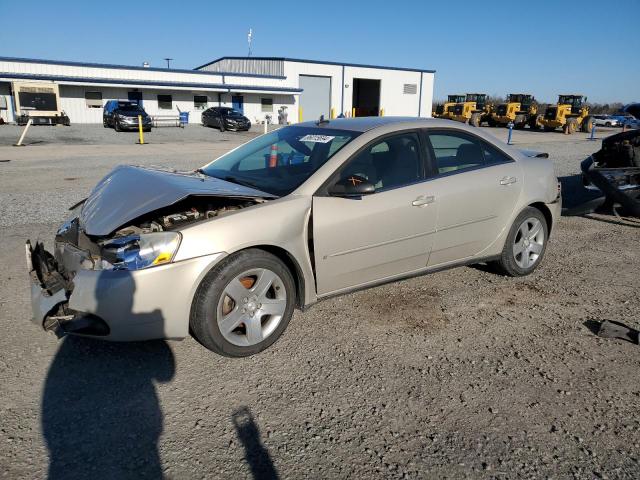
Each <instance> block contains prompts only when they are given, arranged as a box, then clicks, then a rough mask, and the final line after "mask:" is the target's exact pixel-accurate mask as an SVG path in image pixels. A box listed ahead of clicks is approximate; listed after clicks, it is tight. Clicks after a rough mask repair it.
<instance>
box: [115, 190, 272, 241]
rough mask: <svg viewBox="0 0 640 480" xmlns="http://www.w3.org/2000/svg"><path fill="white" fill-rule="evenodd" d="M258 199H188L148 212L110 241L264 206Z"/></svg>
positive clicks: (179, 226)
mask: <svg viewBox="0 0 640 480" xmlns="http://www.w3.org/2000/svg"><path fill="white" fill-rule="evenodd" d="M264 201H265V200H264V199H261V198H252V199H251V200H242V199H234V198H219V197H205V196H200V197H188V198H186V199H185V200H182V201H180V202H178V203H176V204H174V205H171V206H168V207H165V208H163V209H160V210H157V211H155V212H151V213H149V214H147V215H145V216H143V217H141V218H138V219H136V220H135V221H134V222H132V223H131V224H130V225H127V226H124V227H122V228H119V229H118V230H116V232H115V233H114V234H113V236H112V237H123V236H127V235H135V234H141V233H151V232H164V231H167V230H169V231H170V230H175V229H178V228H181V227H184V226H187V225H188V224H190V223H194V222H199V221H202V220H208V219H211V218H216V217H222V216H224V215H228V214H230V213H233V212H237V211H238V210H241V209H243V208H246V207H250V206H252V205H255V204H257V203H262V202H264Z"/></svg>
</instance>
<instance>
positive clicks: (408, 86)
mask: <svg viewBox="0 0 640 480" xmlns="http://www.w3.org/2000/svg"><path fill="white" fill-rule="evenodd" d="M402 92H403V93H404V94H406V95H415V94H416V93H418V85H416V84H415V83H405V84H404V87H403V89H402Z"/></svg>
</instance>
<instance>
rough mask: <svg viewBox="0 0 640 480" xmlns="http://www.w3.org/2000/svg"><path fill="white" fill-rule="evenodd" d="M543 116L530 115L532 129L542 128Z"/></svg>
mask: <svg viewBox="0 0 640 480" xmlns="http://www.w3.org/2000/svg"><path fill="white" fill-rule="evenodd" d="M540 117H541V116H537V115H531V116H530V117H529V128H530V129H531V130H538V129H539V128H540V122H539V119H540Z"/></svg>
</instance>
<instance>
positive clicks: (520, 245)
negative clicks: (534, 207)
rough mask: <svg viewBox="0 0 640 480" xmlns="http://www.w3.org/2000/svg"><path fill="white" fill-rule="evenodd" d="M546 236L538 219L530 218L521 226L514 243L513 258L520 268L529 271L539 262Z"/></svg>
mask: <svg viewBox="0 0 640 480" xmlns="http://www.w3.org/2000/svg"><path fill="white" fill-rule="evenodd" d="M544 235H545V234H544V228H543V227H542V222H540V220H538V219H537V218H534V217H529V218H527V219H526V220H525V221H524V222H522V224H520V227H519V228H518V232H517V233H516V236H515V239H514V242H513V256H514V259H515V261H516V264H517V265H518V266H519V267H520V268H523V269H529V268H531V267H533V266H534V265H535V264H536V263H537V262H538V259H539V258H540V254H541V253H542V250H543V247H544V242H545V238H544Z"/></svg>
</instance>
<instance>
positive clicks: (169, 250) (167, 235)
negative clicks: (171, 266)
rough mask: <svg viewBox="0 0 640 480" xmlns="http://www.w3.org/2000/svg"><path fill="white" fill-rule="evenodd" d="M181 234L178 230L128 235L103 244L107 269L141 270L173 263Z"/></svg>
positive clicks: (104, 262) (104, 264) (104, 266)
mask: <svg viewBox="0 0 640 480" xmlns="http://www.w3.org/2000/svg"><path fill="white" fill-rule="evenodd" d="M180 239H181V236H180V234H179V233H177V232H156V233H145V234H141V235H127V236H126V237H119V238H114V239H112V240H108V241H106V242H104V243H102V244H101V247H102V258H103V260H104V261H103V265H102V268H104V269H105V270H141V269H143V268H149V267H155V266H156V265H164V264H165V263H171V261H173V257H174V256H175V254H176V252H177V251H178V246H179V245H180Z"/></svg>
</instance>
